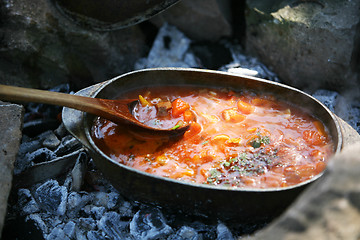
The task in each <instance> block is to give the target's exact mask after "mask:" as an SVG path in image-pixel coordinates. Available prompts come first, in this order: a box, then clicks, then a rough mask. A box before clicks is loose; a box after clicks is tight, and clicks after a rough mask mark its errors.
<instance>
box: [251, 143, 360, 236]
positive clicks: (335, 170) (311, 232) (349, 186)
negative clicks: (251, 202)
mask: <svg viewBox="0 0 360 240" xmlns="http://www.w3.org/2000/svg"><path fill="white" fill-rule="evenodd" d="M359 139H360V137H359V136H358V138H357V139H356V140H354V139H353V141H352V143H351V144H349V142H346V143H347V144H345V146H344V148H343V150H342V152H341V153H340V154H338V155H336V156H334V157H333V158H332V159H331V160H330V163H329V165H328V168H327V171H326V172H325V174H324V176H323V177H322V178H320V179H319V180H318V181H317V182H315V183H314V184H313V185H311V186H310V187H309V188H308V189H306V190H305V192H304V193H303V194H302V195H301V196H300V197H299V198H298V199H297V200H296V202H295V203H294V204H293V205H292V206H291V208H289V209H288V210H287V211H286V212H285V213H284V214H283V215H282V216H280V217H279V218H278V219H276V220H275V221H274V222H272V223H271V224H270V225H268V226H267V227H265V228H264V229H262V230H260V231H259V232H257V233H256V234H255V235H253V236H251V237H249V238H248V239H256V240H259V239H319V240H321V239H358V237H359V236H360V229H359V224H360V211H359V210H360V204H359V200H360V184H359V182H360V174H359V172H360V157H359V156H360V140H359Z"/></svg>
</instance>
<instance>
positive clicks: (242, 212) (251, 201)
mask: <svg viewBox="0 0 360 240" xmlns="http://www.w3.org/2000/svg"><path fill="white" fill-rule="evenodd" d="M164 84H167V85H177V84H182V85H194V84H195V85H200V86H206V87H209V86H215V87H231V88H234V89H238V90H240V89H252V90H255V91H260V92H265V93H271V94H274V95H276V96H277V97H279V98H280V99H284V100H287V101H290V102H291V103H293V104H295V105H300V106H302V107H306V108H307V109H309V110H310V111H311V112H312V113H313V114H314V115H315V116H316V117H317V118H319V119H320V120H321V121H322V122H323V123H324V124H325V125H326V127H327V128H328V129H329V133H330V136H331V137H332V140H333V142H334V153H337V152H339V151H340V149H341V144H342V136H341V132H340V127H339V124H338V122H337V120H336V118H335V117H334V115H333V114H332V113H331V112H330V111H329V110H328V109H327V108H326V107H325V106H324V105H323V104H321V103H320V102H319V101H317V100H316V99H315V98H313V97H311V96H310V95H308V94H306V93H304V92H302V91H300V90H297V89H295V88H292V87H289V86H286V85H282V84H278V83H274V82H270V81H267V80H263V79H259V78H253V77H245V76H236V75H233V74H229V73H225V72H218V71H210V70H196V69H182V68H159V69H146V70H140V71H135V72H131V73H128V74H124V75H121V76H119V77H116V78H114V79H111V80H108V81H106V82H103V83H100V84H97V85H94V86H91V87H88V88H86V89H83V90H81V91H79V92H78V93H77V94H78V95H85V96H91V97H99V98H116V97H118V96H119V95H121V93H122V92H124V91H126V90H129V89H136V88H141V87H146V86H158V85H164ZM93 120H94V116H91V115H89V114H84V113H82V112H79V111H76V110H72V109H68V108H65V109H64V110H63V121H64V124H65V126H66V127H67V129H68V130H69V131H70V132H71V133H72V134H73V135H74V136H75V137H76V138H78V139H79V140H80V141H81V142H82V143H83V144H84V146H85V147H86V148H87V150H88V151H89V153H90V154H91V156H92V157H93V159H94V161H95V163H96V165H97V167H98V168H99V169H100V170H101V171H102V172H103V174H104V175H105V177H107V178H108V179H109V180H110V181H111V183H112V184H113V185H114V186H115V187H116V188H117V189H118V190H119V191H120V192H121V193H122V194H124V195H125V196H127V197H130V198H133V199H136V200H139V201H144V202H147V203H154V204H160V205H161V206H166V207H170V208H173V209H183V210H185V211H187V212H195V213H199V214H206V215H208V216H215V217H217V218H220V219H223V220H229V219H236V220H237V221H239V222H248V223H249V222H256V221H260V220H266V219H271V218H273V217H275V216H277V215H279V214H280V213H281V212H282V211H283V210H284V209H285V208H286V207H287V206H289V204H291V203H292V202H293V201H294V199H295V198H296V197H297V196H298V194H299V193H300V192H301V191H303V190H304V188H305V187H307V186H308V185H309V184H310V183H312V182H314V181H316V180H317V179H318V178H320V177H321V175H322V173H321V174H319V175H317V176H315V177H314V178H313V179H311V180H309V181H306V182H302V183H300V184H298V185H295V186H291V187H285V188H276V189H246V188H245V189H243V188H241V189H240V188H238V189H229V188H226V187H218V186H210V185H204V184H203V185H201V184H194V183H189V182H183V181H178V180H173V179H169V178H165V177H159V176H155V175H151V174H148V173H145V172H141V171H139V170H136V169H133V168H131V167H128V166H124V165H122V164H119V163H117V162H114V161H113V160H112V159H110V158H109V157H108V156H106V155H105V154H104V153H103V152H102V151H101V150H100V149H99V148H98V147H97V146H96V145H95V144H94V142H93V140H92V139H91V136H90V135H91V134H90V128H91V125H92V123H93Z"/></svg>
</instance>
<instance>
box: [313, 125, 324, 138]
mask: <svg viewBox="0 0 360 240" xmlns="http://www.w3.org/2000/svg"><path fill="white" fill-rule="evenodd" d="M313 124H314V125H315V127H316V129H317V130H318V131H319V134H320V135H321V136H324V137H326V136H327V134H326V131H325V127H324V125H323V124H322V123H321V122H320V121H314V122H313Z"/></svg>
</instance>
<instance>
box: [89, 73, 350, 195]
mask: <svg viewBox="0 0 360 240" xmlns="http://www.w3.org/2000/svg"><path fill="white" fill-rule="evenodd" d="M151 71H179V72H180V71H183V72H186V71H193V72H201V73H209V74H222V75H227V76H233V77H240V78H245V79H248V80H251V81H257V82H262V83H264V84H270V85H276V86H279V87H281V88H285V89H287V90H289V91H296V92H298V93H300V94H302V95H304V96H305V97H307V98H309V99H310V100H312V101H314V102H315V103H316V104H318V105H320V107H322V108H323V109H324V110H325V111H326V113H327V114H328V115H329V117H330V118H331V120H332V122H333V123H334V125H335V128H336V133H337V135H338V139H337V144H336V146H335V144H334V151H333V155H332V156H331V157H330V159H328V162H327V164H326V165H327V166H328V164H329V161H331V159H332V158H333V157H334V156H335V155H336V154H338V153H339V152H340V151H341V148H342V138H343V137H342V132H341V129H340V125H339V122H338V120H337V119H336V117H335V115H334V114H333V113H332V112H331V111H330V110H329V109H328V108H327V107H326V106H325V105H324V104H323V103H321V102H320V101H319V100H318V99H316V98H314V97H313V96H311V95H310V94H308V93H306V92H303V91H302V90H299V89H297V88H294V87H291V86H288V85H286V84H282V83H277V82H272V81H270V80H266V79H262V78H257V77H252V76H246V75H239V74H233V73H228V72H222V71H216V70H208V69H198V68H178V67H165V68H146V69H141V70H135V71H131V72H128V73H125V74H123V75H120V76H117V77H114V78H112V79H110V80H108V81H107V82H106V83H105V84H103V85H101V86H100V87H99V88H98V89H97V90H96V91H94V92H93V93H92V94H91V97H96V96H97V95H98V94H99V93H100V92H101V91H102V90H103V89H104V88H105V87H106V86H108V85H109V84H111V83H113V82H114V81H119V80H121V79H122V78H125V77H127V76H129V75H133V74H138V73H142V72H151ZM89 117H90V118H93V116H90V114H87V113H84V121H83V126H84V131H85V135H86V138H87V141H88V142H89V143H90V145H91V147H92V148H94V149H91V150H93V151H94V152H96V153H97V154H100V155H101V157H103V158H105V159H106V160H107V161H111V162H112V163H114V164H116V165H117V166H118V167H121V168H125V169H126V170H128V171H131V172H133V173H136V174H142V175H145V176H147V177H150V178H155V179H158V180H162V181H167V182H170V183H174V184H180V185H184V186H187V187H194V188H203V189H209V190H217V191H235V192H251V193H260V192H261V193H272V192H279V191H286V190H291V189H295V188H299V187H302V186H305V185H307V184H309V183H312V182H314V181H316V180H317V179H319V178H320V177H321V176H323V175H324V173H325V172H326V171H327V167H326V168H325V170H324V171H322V172H321V173H319V174H317V175H315V176H313V177H312V178H311V179H308V180H306V181H303V182H300V183H298V184H295V185H291V186H287V187H275V188H248V187H244V188H242V187H241V188H239V187H226V186H221V185H210V184H200V183H194V182H190V181H184V180H177V179H172V178H167V177H163V176H157V175H154V174H151V173H147V172H143V171H140V170H137V169H135V168H132V167H129V166H126V165H124V164H121V163H119V162H116V161H115V160H113V159H111V158H110V157H108V156H107V155H106V154H104V153H103V152H102V151H101V150H100V149H99V148H98V146H97V145H96V144H95V143H94V141H93V139H92V137H91V133H90V132H91V131H90V129H91V126H89V124H88V123H89V120H88V118H89Z"/></svg>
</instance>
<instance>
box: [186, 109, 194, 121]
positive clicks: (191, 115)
mask: <svg viewBox="0 0 360 240" xmlns="http://www.w3.org/2000/svg"><path fill="white" fill-rule="evenodd" d="M191 120H194V114H193V113H192V112H191V111H190V110H186V111H185V112H184V121H185V122H190V121H191Z"/></svg>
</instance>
